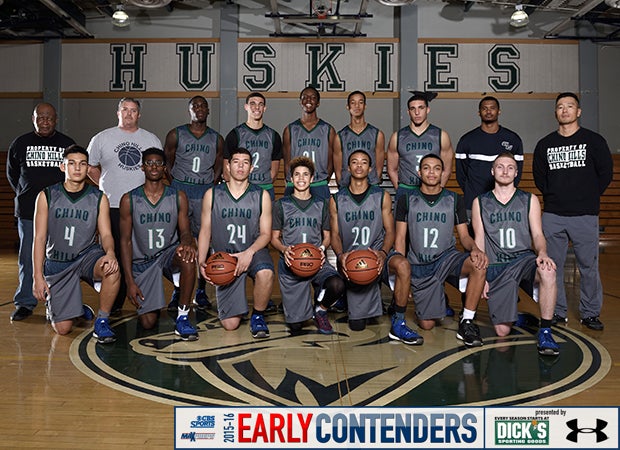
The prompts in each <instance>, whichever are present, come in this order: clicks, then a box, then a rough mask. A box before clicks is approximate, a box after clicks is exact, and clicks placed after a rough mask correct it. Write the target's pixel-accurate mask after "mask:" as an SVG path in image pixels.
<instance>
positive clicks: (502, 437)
mask: <svg viewBox="0 0 620 450" xmlns="http://www.w3.org/2000/svg"><path fill="white" fill-rule="evenodd" d="M513 419H514V420H513ZM495 445H513V446H514V445H549V421H548V420H541V419H539V418H531V419H530V418H528V419H526V418H523V419H520V418H517V417H515V418H506V420H504V418H500V417H498V418H497V419H496V420H495Z"/></svg>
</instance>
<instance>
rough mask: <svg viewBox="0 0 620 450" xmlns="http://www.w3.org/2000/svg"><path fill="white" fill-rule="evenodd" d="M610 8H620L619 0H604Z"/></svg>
mask: <svg viewBox="0 0 620 450" xmlns="http://www.w3.org/2000/svg"><path fill="white" fill-rule="evenodd" d="M605 3H607V6H609V7H610V8H620V0H605Z"/></svg>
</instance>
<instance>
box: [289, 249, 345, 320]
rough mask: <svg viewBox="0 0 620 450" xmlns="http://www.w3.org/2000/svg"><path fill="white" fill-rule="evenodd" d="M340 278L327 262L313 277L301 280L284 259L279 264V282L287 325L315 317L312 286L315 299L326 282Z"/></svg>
mask: <svg viewBox="0 0 620 450" xmlns="http://www.w3.org/2000/svg"><path fill="white" fill-rule="evenodd" d="M331 277H340V274H339V273H338V272H337V271H336V269H334V267H333V266H332V265H331V264H329V262H327V260H325V264H323V267H321V269H320V270H319V271H318V272H317V273H316V274H315V275H314V276H312V277H308V278H301V277H298V276H297V275H295V274H294V273H293V272H291V270H290V269H289V268H288V267H287V266H286V263H285V262H284V258H283V257H281V258H280V261H279V262H278V281H279V283H280V292H281V294H282V306H283V307H284V318H285V320H286V322H287V323H295V322H303V321H306V320H309V319H311V318H312V317H313V316H314V304H313V302H312V298H311V297H310V285H312V288H313V289H314V299H316V298H317V296H318V295H319V293H320V292H321V290H322V289H323V288H324V285H325V281H327V279H328V278H331Z"/></svg>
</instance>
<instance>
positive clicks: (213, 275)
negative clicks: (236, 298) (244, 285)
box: [205, 252, 237, 286]
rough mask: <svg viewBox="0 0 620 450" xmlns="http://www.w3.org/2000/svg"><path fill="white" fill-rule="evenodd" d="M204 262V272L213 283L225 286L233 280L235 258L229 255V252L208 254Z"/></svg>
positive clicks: (235, 265)
mask: <svg viewBox="0 0 620 450" xmlns="http://www.w3.org/2000/svg"><path fill="white" fill-rule="evenodd" d="M206 264H207V266H206V267H205V272H206V274H207V276H208V277H209V278H210V279H211V281H212V282H213V284H215V285H217V286H226V285H227V284H230V283H232V282H233V281H234V280H235V269H236V268H237V258H235V257H234V256H230V253H226V252H217V253H214V254H212V255H211V256H209V258H208V259H207V263H206Z"/></svg>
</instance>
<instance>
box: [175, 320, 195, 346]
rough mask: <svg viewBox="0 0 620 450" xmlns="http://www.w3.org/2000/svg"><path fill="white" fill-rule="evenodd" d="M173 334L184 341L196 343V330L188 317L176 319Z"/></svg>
mask: <svg viewBox="0 0 620 450" xmlns="http://www.w3.org/2000/svg"><path fill="white" fill-rule="evenodd" d="M174 334H176V335H177V336H179V337H180V338H181V339H182V340H184V341H197V340H198V332H197V331H196V328H194V327H193V326H192V324H191V323H190V321H189V317H187V316H181V317H179V318H178V319H177V324H176V326H175V327H174Z"/></svg>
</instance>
